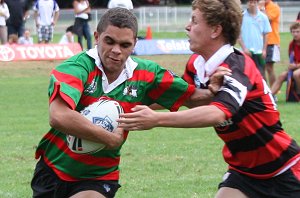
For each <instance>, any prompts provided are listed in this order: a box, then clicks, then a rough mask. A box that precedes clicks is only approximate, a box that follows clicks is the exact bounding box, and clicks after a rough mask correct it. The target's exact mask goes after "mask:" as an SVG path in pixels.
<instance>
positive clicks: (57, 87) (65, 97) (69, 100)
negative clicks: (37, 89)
mask: <svg viewBox="0 0 300 198" xmlns="http://www.w3.org/2000/svg"><path fill="white" fill-rule="evenodd" d="M57 94H59V95H60V97H61V98H62V99H63V100H64V101H65V102H66V103H67V104H68V105H69V106H70V107H71V108H72V109H73V110H74V109H75V107H76V104H75V102H74V100H73V99H72V98H71V97H70V96H68V95H66V94H65V93H63V92H60V82H55V83H54V90H53V93H52V95H51V96H50V99H49V104H50V103H51V102H52V101H53V100H54V98H55V97H56V95H57Z"/></svg>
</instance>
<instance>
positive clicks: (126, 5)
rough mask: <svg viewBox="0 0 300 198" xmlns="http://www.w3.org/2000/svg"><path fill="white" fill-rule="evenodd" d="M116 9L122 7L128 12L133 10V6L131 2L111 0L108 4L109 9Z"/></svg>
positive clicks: (129, 0) (127, 0) (128, 0)
mask: <svg viewBox="0 0 300 198" xmlns="http://www.w3.org/2000/svg"><path fill="white" fill-rule="evenodd" d="M115 7H121V8H126V9H128V10H132V9H133V4H132V1H131V0H110V1H109V2H108V5H107V8H108V9H110V8H115Z"/></svg>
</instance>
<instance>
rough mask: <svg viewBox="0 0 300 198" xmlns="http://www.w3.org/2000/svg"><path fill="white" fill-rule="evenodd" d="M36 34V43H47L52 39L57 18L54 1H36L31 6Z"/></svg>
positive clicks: (56, 8) (57, 10)
mask: <svg viewBox="0 0 300 198" xmlns="http://www.w3.org/2000/svg"><path fill="white" fill-rule="evenodd" d="M33 10H34V19H35V23H36V27H37V33H38V43H49V42H50V41H51V40H52V38H53V30H54V26H55V24H56V22H57V20H58V17H59V7H58V4H57V3H56V1H55V0H37V1H36V2H35V4H34V6H33Z"/></svg>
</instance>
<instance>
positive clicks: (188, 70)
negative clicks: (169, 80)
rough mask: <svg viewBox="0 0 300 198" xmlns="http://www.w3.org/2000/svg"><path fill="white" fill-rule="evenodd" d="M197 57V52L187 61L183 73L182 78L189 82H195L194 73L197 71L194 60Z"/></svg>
mask: <svg viewBox="0 0 300 198" xmlns="http://www.w3.org/2000/svg"><path fill="white" fill-rule="evenodd" d="M197 57H198V55H197V54H193V55H191V56H190V58H189V60H188V62H187V63H186V66H185V70H184V73H183V75H182V78H183V79H184V80H185V81H186V82H187V83H189V84H194V75H195V73H196V71H195V67H194V61H195V59H196V58H197Z"/></svg>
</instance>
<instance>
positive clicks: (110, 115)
mask: <svg viewBox="0 0 300 198" xmlns="http://www.w3.org/2000/svg"><path fill="white" fill-rule="evenodd" d="M80 113H81V114H82V115H83V116H84V117H85V118H86V119H88V120H89V121H91V122H92V123H93V124H95V125H97V126H101V127H103V128H104V129H106V130H107V131H109V132H112V131H114V130H115V129H116V128H117V127H118V122H117V121H116V119H118V118H119V115H120V113H123V108H122V106H121V105H120V104H119V103H118V102H117V101H114V100H106V99H100V100H99V101H97V102H95V103H93V104H91V105H89V106H87V107H86V108H84V109H83V110H82V111H81V112H80ZM67 143H68V147H69V149H70V150H71V151H73V152H74V153H80V154H91V153H95V152H97V151H100V150H101V149H103V148H104V147H105V145H104V144H101V143H97V142H92V141H89V140H85V139H81V138H77V137H75V136H72V135H67Z"/></svg>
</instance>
